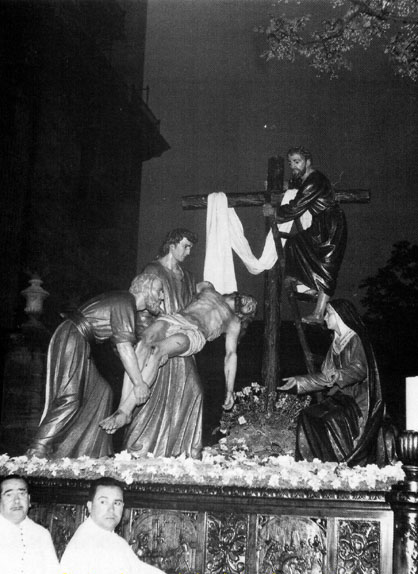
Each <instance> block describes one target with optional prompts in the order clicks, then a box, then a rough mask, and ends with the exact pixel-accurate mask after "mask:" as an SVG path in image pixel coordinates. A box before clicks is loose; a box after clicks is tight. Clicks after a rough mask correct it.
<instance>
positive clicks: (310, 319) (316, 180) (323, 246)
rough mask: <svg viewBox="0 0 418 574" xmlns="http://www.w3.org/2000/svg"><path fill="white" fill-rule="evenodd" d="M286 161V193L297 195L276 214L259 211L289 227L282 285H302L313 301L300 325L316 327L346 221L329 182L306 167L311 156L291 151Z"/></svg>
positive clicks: (334, 271) (340, 252)
mask: <svg viewBox="0 0 418 574" xmlns="http://www.w3.org/2000/svg"><path fill="white" fill-rule="evenodd" d="M287 158H288V162H289V166H290V169H291V171H292V178H291V179H290V180H289V183H288V188H289V189H297V190H298V191H297V194H296V196H295V198H294V199H293V200H292V201H290V202H289V203H288V204H286V205H281V206H280V207H278V208H277V213H276V212H275V210H274V208H273V207H272V206H271V205H270V204H266V205H265V206H264V207H263V213H264V215H265V216H268V217H274V219H275V221H276V223H285V222H287V221H293V222H294V226H293V229H292V233H291V236H290V237H289V238H288V240H287V241H286V247H285V259H286V267H285V275H286V281H292V282H295V283H296V284H301V285H304V286H306V287H308V288H309V290H310V294H312V295H317V302H316V307H315V309H314V311H313V313H312V314H311V315H308V316H307V317H304V318H303V319H302V320H303V321H304V322H305V323H313V324H315V323H322V322H323V321H324V313H325V308H326V305H327V303H328V301H329V299H330V297H332V295H333V294H334V292H335V287H336V282H337V277H338V272H339V270H340V266H341V262H342V260H343V256H344V252H345V247H346V243H347V226H346V220H345V216H344V212H343V210H342V209H341V207H340V205H339V203H338V202H337V201H336V199H335V194H334V190H333V188H332V186H331V183H330V181H329V180H328V178H327V177H326V176H325V175H324V174H322V173H321V172H320V171H318V170H316V169H314V168H313V167H312V155H311V153H310V152H309V151H308V150H307V149H305V148H303V147H294V148H291V149H290V150H289V151H288V153H287ZM306 213H309V214H310V215H311V217H312V223H311V225H310V226H309V227H307V228H304V227H306V226H302V224H301V221H300V218H301V217H302V216H303V215H304V214H306Z"/></svg>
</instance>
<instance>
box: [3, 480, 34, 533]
mask: <svg viewBox="0 0 418 574" xmlns="http://www.w3.org/2000/svg"><path fill="white" fill-rule="evenodd" d="M29 504H30V496H29V493H28V487H27V485H26V482H25V481H24V480H22V479H20V478H11V479H10V480H5V481H4V482H3V484H2V485H1V495H0V514H1V515H2V516H3V517H4V518H6V519H7V520H10V522H13V524H20V523H21V522H22V520H24V519H25V518H26V516H27V514H28V510H29Z"/></svg>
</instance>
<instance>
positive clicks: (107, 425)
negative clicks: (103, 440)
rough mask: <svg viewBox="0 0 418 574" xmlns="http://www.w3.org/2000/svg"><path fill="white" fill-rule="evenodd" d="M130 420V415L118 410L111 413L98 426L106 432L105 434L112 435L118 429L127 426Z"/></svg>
mask: <svg viewBox="0 0 418 574" xmlns="http://www.w3.org/2000/svg"><path fill="white" fill-rule="evenodd" d="M131 420H132V417H131V416H130V415H128V414H127V413H124V412H123V411H121V410H120V409H118V410H117V411H115V412H114V413H113V415H110V417H107V418H106V419H103V420H102V421H101V422H100V423H99V425H100V426H101V427H102V429H103V430H104V431H106V432H107V434H114V433H115V432H116V431H117V430H118V429H120V428H122V427H123V426H125V425H127V424H129V423H130V422H131Z"/></svg>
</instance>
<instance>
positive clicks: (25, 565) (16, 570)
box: [0, 475, 59, 574]
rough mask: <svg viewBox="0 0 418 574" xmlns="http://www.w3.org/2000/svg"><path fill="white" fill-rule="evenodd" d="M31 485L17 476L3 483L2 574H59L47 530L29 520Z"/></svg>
mask: <svg viewBox="0 0 418 574" xmlns="http://www.w3.org/2000/svg"><path fill="white" fill-rule="evenodd" d="M29 506H30V496H29V489H28V484H27V482H26V480H25V479H24V478H22V477H21V476H18V475H9V476H6V477H2V478H1V479H0V572H1V574H57V573H58V567H59V566H58V559H57V555H56V553H55V549H54V545H53V543H52V539H51V535H50V533H49V532H48V530H47V529H46V528H44V527H43V526H40V525H39V524H36V522H33V520H31V519H30V518H29V517H28V510H29Z"/></svg>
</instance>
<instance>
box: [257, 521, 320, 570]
mask: <svg viewBox="0 0 418 574" xmlns="http://www.w3.org/2000/svg"><path fill="white" fill-rule="evenodd" d="M326 530H327V523H326V520H324V519H319V518H305V517H298V516H264V515H259V516H258V517H257V572H258V573H259V574H273V573H276V572H283V574H284V573H289V574H291V573H292V574H293V573H295V574H322V573H325V572H326V553H327V551H326V548H327V544H326Z"/></svg>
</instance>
